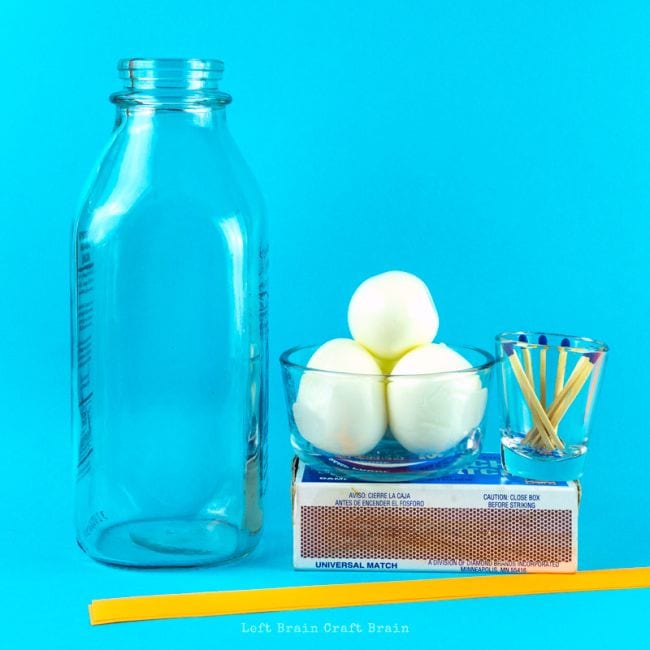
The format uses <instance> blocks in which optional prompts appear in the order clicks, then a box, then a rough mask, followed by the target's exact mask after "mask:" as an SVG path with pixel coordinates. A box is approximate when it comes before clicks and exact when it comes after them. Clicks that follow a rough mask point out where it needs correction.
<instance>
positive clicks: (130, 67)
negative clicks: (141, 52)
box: [117, 58, 223, 90]
mask: <svg viewBox="0 0 650 650" xmlns="http://www.w3.org/2000/svg"><path fill="white" fill-rule="evenodd" d="M117 69H118V71H119V75H120V79H122V80H123V81H124V87H125V88H126V89H129V90H158V89H167V90H173V89H176V90H217V89H218V87H219V81H221V78H222V77H223V62H222V61H219V60H218V59H139V58H138V59H122V60H121V61H120V62H119V63H118V65H117Z"/></svg>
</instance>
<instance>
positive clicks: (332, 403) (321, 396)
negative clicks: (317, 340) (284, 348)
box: [293, 339, 387, 456]
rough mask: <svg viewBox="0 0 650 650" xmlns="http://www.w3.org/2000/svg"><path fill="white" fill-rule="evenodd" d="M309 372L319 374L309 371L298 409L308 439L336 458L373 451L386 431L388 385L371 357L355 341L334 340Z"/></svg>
mask: <svg viewBox="0 0 650 650" xmlns="http://www.w3.org/2000/svg"><path fill="white" fill-rule="evenodd" d="M307 367H308V368H313V369H314V370H313V371H310V370H305V372H304V374H303V376H302V379H301V380H300V387H299V389H298V395H297V397H296V402H295V404H294V405H293V417H294V420H295V422H296V426H297V427H298V431H300V434H301V435H302V436H303V438H305V439H306V440H307V441H309V442H310V443H311V444H312V445H314V446H316V447H318V448H319V449H322V450H324V451H327V452H329V453H331V454H336V455H342V456H359V455H361V454H365V453H367V452H369V451H371V450H372V449H373V448H374V447H375V446H376V445H377V443H378V442H379V441H380V440H381V438H382V436H383V435H384V433H385V431H386V425H387V416H386V383H385V380H384V377H383V375H382V373H381V370H380V368H379V366H378V365H377V362H376V361H375V359H374V358H373V357H372V355H371V354H370V353H369V352H368V351H367V350H366V349H365V348H364V347H363V346H361V345H360V344H359V343H357V342H356V341H352V340H351V339H333V340H332V341H328V342H327V343H325V344H324V345H322V346H321V347H320V348H318V350H316V352H315V353H314V355H313V356H312V357H311V359H310V360H309V362H308V363H307ZM322 371H332V372H322ZM335 373H355V374H335ZM364 375H367V376H364Z"/></svg>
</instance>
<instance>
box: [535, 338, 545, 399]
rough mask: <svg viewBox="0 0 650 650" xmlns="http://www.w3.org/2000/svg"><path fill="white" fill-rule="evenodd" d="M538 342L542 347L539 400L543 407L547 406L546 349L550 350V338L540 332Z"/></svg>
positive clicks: (540, 354)
mask: <svg viewBox="0 0 650 650" xmlns="http://www.w3.org/2000/svg"><path fill="white" fill-rule="evenodd" d="M537 342H538V343H539V344H540V346H541V348H540V350H539V402H540V404H541V405H542V408H544V409H545V408H546V351H547V350H548V338H547V337H546V335H545V334H540V336H539V338H538V339H537Z"/></svg>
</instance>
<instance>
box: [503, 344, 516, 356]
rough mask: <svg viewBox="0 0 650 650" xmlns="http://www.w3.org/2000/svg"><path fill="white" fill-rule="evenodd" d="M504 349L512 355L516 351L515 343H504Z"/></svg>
mask: <svg viewBox="0 0 650 650" xmlns="http://www.w3.org/2000/svg"><path fill="white" fill-rule="evenodd" d="M503 351H504V352H505V353H506V355H507V356H512V354H513V353H514V351H515V346H514V343H504V344H503Z"/></svg>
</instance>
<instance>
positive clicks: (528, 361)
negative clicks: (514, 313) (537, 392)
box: [519, 334, 535, 390]
mask: <svg viewBox="0 0 650 650" xmlns="http://www.w3.org/2000/svg"><path fill="white" fill-rule="evenodd" d="M519 342H520V343H523V345H522V346H520V347H521V353H522V355H523V357H524V368H525V369H526V377H528V381H529V382H530V385H531V386H532V387H533V390H534V389H535V377H533V359H532V357H531V356H530V348H529V347H528V345H527V343H528V337H527V336H526V335H525V334H520V335H519Z"/></svg>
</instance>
